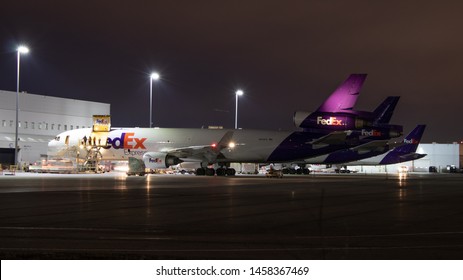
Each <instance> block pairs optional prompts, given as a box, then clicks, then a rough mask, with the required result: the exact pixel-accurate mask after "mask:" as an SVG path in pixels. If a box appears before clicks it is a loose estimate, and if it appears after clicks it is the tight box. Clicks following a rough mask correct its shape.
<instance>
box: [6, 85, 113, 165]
mask: <svg viewBox="0 0 463 280" xmlns="http://www.w3.org/2000/svg"><path fill="white" fill-rule="evenodd" d="M109 114H110V104H107V103H100V102H92V101H84V100H76V99H68V98H61V97H53V96H45V95H36V94H30V93H23V92H21V93H19V118H18V121H19V128H18V138H19V142H18V146H19V149H20V152H19V154H18V158H19V162H23V163H32V162H34V161H37V160H40V159H41V156H42V157H43V156H46V154H47V145H48V142H49V141H50V140H51V139H53V138H54V137H55V136H56V135H57V134H59V133H61V132H63V131H66V130H70V129H76V128H82V127H91V126H92V121H93V119H92V116H93V115H109ZM15 122H16V92H13V91H3V90H0V148H1V150H2V151H3V153H10V152H11V150H14V142H15V141H14V137H15ZM5 158H6V156H5V155H4V154H3V156H0V164H7V163H6V162H4V161H5V160H6V159H5ZM13 159H14V156H13ZM2 161H3V162H2Z"/></svg>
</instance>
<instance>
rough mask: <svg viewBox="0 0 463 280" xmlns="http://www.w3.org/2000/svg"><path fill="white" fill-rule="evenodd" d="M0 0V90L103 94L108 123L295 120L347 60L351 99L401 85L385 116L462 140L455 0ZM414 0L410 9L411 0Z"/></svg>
mask: <svg viewBox="0 0 463 280" xmlns="http://www.w3.org/2000/svg"><path fill="white" fill-rule="evenodd" d="M28 2H29V1H15V2H7V3H3V4H2V6H3V7H4V9H3V10H4V11H5V14H4V15H2V18H1V19H0V22H1V25H0V39H1V40H0V41H1V42H2V45H1V53H0V70H1V73H2V75H0V89H1V90H10V91H16V48H17V46H18V44H25V45H27V46H28V47H29V48H30V53H29V54H27V55H23V56H21V80H20V82H21V83H20V90H21V91H26V92H29V93H32V94H43V95H49V96H57V97H65V98H73V99H82V100H89V101H97V102H104V103H110V104H111V113H112V124H113V126H117V127H123V126H140V127H143V126H144V127H146V126H149V82H150V80H149V73H150V72H151V71H158V72H159V73H160V74H161V78H162V80H161V81H159V82H158V83H155V85H154V90H153V100H154V101H153V114H154V116H153V120H154V125H155V126H160V127H197V128H199V127H201V126H208V125H222V126H224V127H226V128H233V126H234V113H235V91H236V90H237V89H238V88H241V89H242V90H243V91H244V92H245V94H244V96H242V97H240V99H239V121H238V122H239V126H240V127H242V128H244V129H248V128H256V129H275V130H277V129H283V130H293V129H295V127H294V125H293V123H292V116H293V113H294V111H296V110H305V111H309V112H310V111H314V110H316V109H317V108H318V106H319V105H320V104H321V102H322V101H323V100H324V99H325V98H326V97H327V96H328V95H329V94H330V93H331V92H332V91H333V90H334V89H335V88H336V87H337V86H338V85H339V84H340V83H341V82H342V81H344V80H345V79H346V78H347V76H348V75H349V74H351V73H367V74H368V78H367V80H366V82H365V84H364V87H363V89H362V91H361V95H360V97H359V99H358V103H357V106H356V108H355V109H357V110H364V111H371V110H373V109H374V108H375V107H376V106H377V105H378V104H379V103H380V102H381V101H383V100H384V99H385V98H386V97H387V96H391V95H398V96H401V99H400V101H399V104H398V106H397V108H396V111H395V114H394V115H393V117H392V120H391V123H393V124H401V125H404V134H407V133H408V132H409V131H410V130H412V129H413V128H414V127H415V126H416V125H417V124H426V125H427V129H426V132H425V134H424V136H423V140H422V142H425V143H426V142H441V143H451V142H460V141H462V140H463V129H461V125H459V123H458V119H459V118H460V117H459V114H458V113H459V112H461V106H462V104H463V102H462V101H463V97H462V96H461V94H460V92H459V87H460V86H461V85H460V84H461V82H460V77H461V74H460V71H461V70H460V68H461V67H460V66H461V65H463V38H462V37H461V36H460V33H461V32H460V30H461V27H463V19H462V18H461V16H460V11H461V10H462V8H463V3H460V2H456V1H455V3H446V4H445V5H444V4H442V3H437V2H436V3H426V2H422V1H420V2H418V1H407V2H406V3H404V2H401V1H396V2H394V1H392V2H390V1H389V2H384V3H383V2H381V3H371V2H370V1H349V2H345V1H329V2H324V1H286V2H284V3H283V2H280V1H252V2H239V1H238V2H237V1H233V2H228V1H226V2H220V3H219V2H216V1H208V0H204V1H194V2H186V3H183V2H182V4H178V3H175V4H174V3H172V2H170V3H167V2H161V1H135V2H130V4H125V2H119V1H98V2H97V3H92V4H88V5H85V4H81V3H73V4H69V3H63V2H59V1H41V2H32V3H28ZM418 7H419V8H418Z"/></svg>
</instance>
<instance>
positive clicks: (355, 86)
mask: <svg viewBox="0 0 463 280" xmlns="http://www.w3.org/2000/svg"><path fill="white" fill-rule="evenodd" d="M366 78H367V74H351V75H350V76H349V77H348V78H347V79H346V80H345V81H344V82H343V83H342V84H341V85H340V86H339V87H338V88H337V89H336V90H335V91H334V92H333V93H332V94H331V95H330V97H328V99H327V100H326V101H325V102H324V103H323V104H322V105H321V106H320V108H318V110H317V111H318V112H332V113H339V112H343V111H350V110H352V109H353V107H354V105H355V102H356V101H357V98H358V96H359V94H360V89H361V88H362V85H363V82H365V79H366Z"/></svg>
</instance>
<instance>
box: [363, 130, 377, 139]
mask: <svg viewBox="0 0 463 280" xmlns="http://www.w3.org/2000/svg"><path fill="white" fill-rule="evenodd" d="M362 136H378V137H379V136H381V131H378V130H374V129H372V130H366V129H362Z"/></svg>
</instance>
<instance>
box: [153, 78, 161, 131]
mask: <svg viewBox="0 0 463 280" xmlns="http://www.w3.org/2000/svg"><path fill="white" fill-rule="evenodd" d="M160 77H161V76H159V74H158V73H156V72H153V73H151V75H150V128H151V127H153V80H155V81H157V80H159V78H160Z"/></svg>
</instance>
